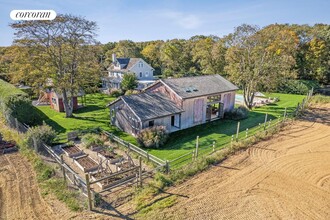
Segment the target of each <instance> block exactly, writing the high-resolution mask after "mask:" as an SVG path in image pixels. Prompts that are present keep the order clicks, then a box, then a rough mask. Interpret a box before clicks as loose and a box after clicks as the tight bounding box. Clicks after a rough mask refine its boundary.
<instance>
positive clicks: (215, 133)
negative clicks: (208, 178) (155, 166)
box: [149, 93, 305, 160]
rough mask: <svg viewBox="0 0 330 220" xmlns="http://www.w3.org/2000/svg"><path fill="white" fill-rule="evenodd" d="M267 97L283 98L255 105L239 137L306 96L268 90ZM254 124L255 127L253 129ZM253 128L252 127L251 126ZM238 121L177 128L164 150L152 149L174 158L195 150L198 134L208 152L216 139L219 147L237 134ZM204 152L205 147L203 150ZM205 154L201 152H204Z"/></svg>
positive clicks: (200, 141)
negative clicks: (178, 129)
mask: <svg viewBox="0 0 330 220" xmlns="http://www.w3.org/2000/svg"><path fill="white" fill-rule="evenodd" d="M266 95H267V96H268V97H279V98H280V101H279V102H277V103H274V104H269V105H265V106H262V107H259V108H255V109H254V110H253V111H251V112H250V114H249V117H248V118H247V119H245V120H242V121H241V122H240V131H241V133H240V135H239V137H240V138H243V137H245V130H246V128H249V134H251V133H253V132H256V130H257V129H258V130H261V129H262V128H261V127H259V126H258V125H259V123H263V122H264V120H265V114H266V113H268V115H269V116H268V119H272V121H274V120H275V119H276V118H278V117H279V116H283V113H284V110H285V107H287V112H288V113H292V112H293V111H294V109H295V107H296V106H297V103H298V102H300V103H301V101H302V100H303V98H304V97H305V96H302V95H291V94H279V93H272V94H270V93H268V94H267V93H266ZM253 127H254V128H253ZM251 128H253V129H251ZM236 129H237V122H236V121H232V120H218V121H214V122H211V123H207V124H203V125H200V126H196V127H193V128H189V129H186V130H182V131H178V132H175V133H172V134H171V135H170V138H169V141H168V142H167V144H166V146H165V147H163V148H162V149H152V150H149V152H150V153H151V154H153V155H155V156H157V157H159V158H162V159H166V160H173V159H174V158H177V157H179V156H180V155H183V154H185V153H188V152H191V151H192V150H194V149H195V145H196V136H197V135H198V136H199V146H200V147H207V146H209V147H208V151H210V150H211V149H212V147H211V145H212V143H213V141H215V142H216V148H218V149H219V148H221V147H223V146H224V145H225V144H229V143H230V142H231V136H232V135H233V134H235V133H236ZM201 151H203V150H201ZM201 153H202V152H201Z"/></svg>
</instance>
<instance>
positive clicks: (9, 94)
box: [0, 79, 41, 125]
mask: <svg viewBox="0 0 330 220" xmlns="http://www.w3.org/2000/svg"><path fill="white" fill-rule="evenodd" d="M0 111H1V113H2V114H3V115H4V116H5V117H6V118H9V117H10V116H12V117H14V118H17V119H18V121H20V122H22V123H26V124H28V125H37V124H41V117H40V115H38V113H37V111H36V109H35V108H34V106H33V105H32V103H31V100H30V99H29V97H28V95H27V94H26V93H25V92H23V91H21V90H20V89H18V88H16V87H15V86H13V85H12V84H10V83H7V82H5V81H3V80H1V79H0Z"/></svg>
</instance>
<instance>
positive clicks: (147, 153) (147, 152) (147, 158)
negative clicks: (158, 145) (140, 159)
mask: <svg viewBox="0 0 330 220" xmlns="http://www.w3.org/2000/svg"><path fill="white" fill-rule="evenodd" d="M147 161H148V162H149V152H148V151H147Z"/></svg>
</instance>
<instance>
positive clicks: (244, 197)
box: [150, 105, 330, 219]
mask: <svg viewBox="0 0 330 220" xmlns="http://www.w3.org/2000/svg"><path fill="white" fill-rule="evenodd" d="M170 193H173V194H177V195H181V196H178V198H179V199H178V203H177V204H175V205H174V206H173V207H171V208H168V209H166V210H164V211H163V212H162V213H161V214H160V213H158V214H157V216H152V217H151V216H150V217H151V218H153V219H164V218H165V219H330V106H329V105H327V106H325V107H324V106H323V107H320V106H319V107H317V108H311V110H310V111H309V112H308V113H306V114H305V116H304V117H303V119H302V120H299V121H297V122H295V123H294V124H292V125H291V126H290V127H288V128H286V129H285V130H284V131H282V132H281V133H280V134H279V135H277V136H276V137H275V138H273V139H271V140H269V141H264V142H261V143H259V144H257V145H255V146H254V147H251V148H249V149H248V150H246V151H244V152H242V153H240V154H237V155H234V156H232V157H230V158H229V159H227V160H226V161H224V162H223V163H221V164H219V165H217V166H215V167H213V168H211V169H210V170H208V171H206V172H204V173H201V174H199V175H197V176H195V177H193V178H192V179H190V180H188V181H187V182H185V183H183V184H181V185H180V186H178V187H176V188H173V189H171V190H170Z"/></svg>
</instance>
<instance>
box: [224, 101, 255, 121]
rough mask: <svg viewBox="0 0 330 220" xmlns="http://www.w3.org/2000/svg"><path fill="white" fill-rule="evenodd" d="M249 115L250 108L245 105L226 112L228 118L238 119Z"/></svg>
mask: <svg viewBox="0 0 330 220" xmlns="http://www.w3.org/2000/svg"><path fill="white" fill-rule="evenodd" d="M248 116H249V110H248V109H247V108H246V107H245V106H243V105H241V106H239V107H238V108H235V109H233V110H232V111H230V112H226V113H225V118H226V119H231V120H236V121H238V120H242V119H246V118H247V117H248Z"/></svg>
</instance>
